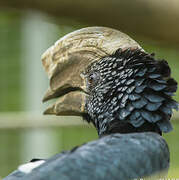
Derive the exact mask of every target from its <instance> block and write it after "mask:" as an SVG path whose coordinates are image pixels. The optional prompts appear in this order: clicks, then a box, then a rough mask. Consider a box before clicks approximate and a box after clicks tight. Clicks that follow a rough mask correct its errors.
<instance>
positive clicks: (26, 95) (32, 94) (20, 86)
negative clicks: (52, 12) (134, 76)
mask: <svg viewBox="0 0 179 180" xmlns="http://www.w3.org/2000/svg"><path fill="white" fill-rule="evenodd" d="M67 21H68V25H66V23H65V22H66V20H65V19H63V20H62V21H61V22H60V23H58V25H56V24H55V23H54V21H53V20H51V19H50V18H49V17H48V16H46V15H44V14H41V13H39V12H31V11H29V12H23V13H22V12H21V13H19V12H17V11H1V12H0V177H4V176H6V175H8V174H9V173H10V172H12V171H13V170H14V169H16V168H17V167H18V165H19V164H21V163H25V162H26V161H29V160H31V159H32V158H47V157H50V156H52V155H54V154H56V153H58V152H60V151H62V150H67V149H70V148H72V147H74V146H76V145H80V144H82V143H85V142H87V141H90V140H93V139H96V138H97V134H96V131H95V129H94V128H93V127H92V126H91V125H85V122H82V123H81V124H79V126H77V125H75V126H72V125H69V126H62V127H60V126H59V125H57V127H55V125H53V127H51V126H49V127H43V125H42V127H40V126H39V125H38V126H37V127H35V124H36V123H38V122H35V121H34V119H37V121H38V118H39V119H43V117H42V116H41V114H42V112H43V110H44V109H45V107H46V105H43V104H42V103H41V99H42V97H43V94H44V92H45V90H46V89H47V86H48V80H47V78H46V74H45V73H44V71H43V68H42V65H41V62H40V56H41V54H42V53H43V52H44V51H45V50H46V49H47V48H48V47H49V46H51V45H52V44H53V43H54V42H55V41H56V40H57V39H59V38H60V37H61V36H63V35H64V34H66V33H68V32H71V31H73V30H75V29H78V28H81V27H85V26H87V25H88V24H82V23H77V22H76V21H73V20H71V21H70V22H71V25H69V20H67ZM128 34H129V35H131V36H132V38H134V39H135V40H136V41H137V42H139V43H140V45H141V46H142V47H144V49H146V50H147V51H148V52H150V53H152V52H155V53H156V56H157V57H158V58H160V59H162V58H164V59H166V60H167V61H168V63H169V64H170V66H171V68H172V75H173V77H175V79H176V80H177V81H179V51H178V48H177V47H176V48H175V47H170V46H167V44H165V45H163V44H161V43H160V41H155V40H151V39H150V38H148V37H147V36H143V37H141V36H137V35H135V33H131V34H130V33H128ZM176 100H179V92H177V95H176ZM20 112H24V113H23V114H21V113H20ZM18 113H20V115H19V116H18V117H19V119H22V121H23V122H25V123H27V124H28V123H29V121H32V122H33V125H30V126H29V127H27V126H24V127H23V125H22V124H20V123H19V124H18V123H17V122H18V120H19V119H17V118H16V116H15V114H18ZM26 113H28V114H30V118H27V117H26V115H25V114H26ZM7 117H8V118H7ZM28 117H29V116H28ZM34 117H35V118H34ZM51 118H52V117H48V119H51ZM69 118H71V117H69ZM69 118H67V117H66V121H68V119H69ZM29 119H30V120H29ZM58 120H59V121H60V120H61V117H59V118H58ZM172 121H173V126H174V131H173V132H171V133H169V134H166V135H164V137H165V139H166V140H167V142H168V144H169V148H170V152H171V167H170V171H169V177H172V178H177V177H178V178H179V156H178V155H179V141H178V138H179V123H178V122H179V120H177V119H175V120H172Z"/></svg>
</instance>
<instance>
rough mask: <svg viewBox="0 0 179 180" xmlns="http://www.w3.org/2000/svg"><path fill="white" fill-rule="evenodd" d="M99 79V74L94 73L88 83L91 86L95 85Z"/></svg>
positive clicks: (89, 77)
mask: <svg viewBox="0 0 179 180" xmlns="http://www.w3.org/2000/svg"><path fill="white" fill-rule="evenodd" d="M98 79H99V74H98V73H96V72H94V73H91V74H90V75H89V76H88V82H89V83H90V84H94V83H96V82H97V81H98Z"/></svg>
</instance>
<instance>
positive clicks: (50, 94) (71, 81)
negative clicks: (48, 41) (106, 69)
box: [42, 27, 142, 115]
mask: <svg viewBox="0 0 179 180" xmlns="http://www.w3.org/2000/svg"><path fill="white" fill-rule="evenodd" d="M119 48H121V49H126V48H140V49H142V48H141V47H140V46H139V45H138V44H137V43H136V42H135V41H134V40H132V39H131V38H130V37H129V36H127V35H125V34H123V33H121V32H120V31H117V30H114V29H111V28H105V27H89V28H83V29H80V30H77V31H75V32H72V33H70V34H67V35H66V36H64V37H63V38H61V39H60V40H59V41H57V42H56V43H55V44H54V46H52V47H51V48H49V49H48V50H47V51H46V52H45V53H44V54H43V55H42V63H43V66H44V68H45V71H46V72H47V74H48V77H49V79H50V87H49V89H48V91H47V92H46V94H45V96H44V98H43V102H45V101H47V100H50V99H54V98H56V99H57V100H56V102H55V103H54V104H53V105H52V106H50V107H49V108H48V109H47V110H46V111H45V112H44V114H55V115H81V114H83V113H85V101H86V97H87V96H88V94H87V93H86V80H85V77H84V76H82V74H83V73H84V72H85V71H86V69H87V68H88V66H89V65H90V64H91V63H93V62H94V61H98V60H100V59H101V58H102V57H105V56H109V55H111V54H113V53H114V52H115V51H116V50H117V49H119Z"/></svg>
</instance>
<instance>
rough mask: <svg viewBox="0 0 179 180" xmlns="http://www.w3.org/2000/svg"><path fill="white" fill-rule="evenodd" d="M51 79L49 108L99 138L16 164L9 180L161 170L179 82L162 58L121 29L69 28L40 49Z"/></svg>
mask: <svg viewBox="0 0 179 180" xmlns="http://www.w3.org/2000/svg"><path fill="white" fill-rule="evenodd" d="M42 63H43V66H44V68H45V71H46V72H47V74H48V77H49V79H50V87H49V89H48V91H47V93H46V94H45V96H44V99H43V101H47V100H50V99H54V98H56V99H57V100H56V102H55V103H54V104H53V105H51V106H50V107H49V108H48V109H47V110H46V111H45V114H55V115H58V116H61V115H77V116H82V117H83V119H84V120H86V121H87V122H88V123H92V124H93V125H94V126H95V128H96V130H97V132H98V135H99V139H98V140H95V141H92V142H88V143H86V144H83V145H81V146H79V147H75V148H73V149H72V150H71V151H66V152H63V153H60V154H57V155H55V156H53V157H51V158H49V159H47V160H32V162H30V163H27V164H24V165H21V166H19V168H18V170H16V171H14V172H13V173H11V174H10V175H9V176H7V177H6V178H5V180H11V179H13V180H16V179H17V180H19V179H24V180H38V179H39V180H58V179H60V180H71V179H74V180H91V179H93V180H108V179H111V180H128V179H137V178H144V177H149V176H155V177H156V176H158V177H160V176H163V173H166V172H167V170H168V168H169V149H168V145H167V143H166V142H165V140H164V139H163V138H162V133H167V132H170V131H171V130H172V125H171V123H170V118H171V115H172V110H173V109H176V110H177V109H178V103H177V102H176V101H175V100H173V99H172V96H173V95H174V93H175V92H176V89H177V82H176V81H175V80H174V79H173V78H171V77H170V74H171V73H170V68H169V66H168V64H167V62H166V61H165V60H156V58H155V56H154V54H149V53H147V52H146V51H145V50H144V49H142V47H140V45H139V44H138V43H137V42H135V41H134V40H133V39H131V38H130V37H129V36H127V35H126V34H124V33H121V32H120V31H117V30H114V29H111V28H106V27H88V28H83V29H80V30H77V31H75V32H72V33H70V34H67V35H66V36H64V37H63V38H61V39H60V40H59V41H57V42H56V43H55V45H54V46H52V47H51V48H49V49H48V50H47V51H46V52H45V53H44V54H43V55H42Z"/></svg>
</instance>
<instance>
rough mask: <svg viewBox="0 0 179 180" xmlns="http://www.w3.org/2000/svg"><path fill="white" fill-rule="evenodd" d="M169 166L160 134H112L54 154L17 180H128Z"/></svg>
mask: <svg viewBox="0 0 179 180" xmlns="http://www.w3.org/2000/svg"><path fill="white" fill-rule="evenodd" d="M168 166H169V151H168V146H167V144H166V142H165V141H164V139H163V138H162V137H161V136H160V135H157V134H156V133H150V132H148V133H131V134H113V135H108V136H105V137H102V138H100V139H99V140H96V141H92V142H89V143H87V144H85V145H83V146H80V147H78V148H76V149H75V150H73V151H72V152H71V151H69V152H66V153H64V154H62V155H61V154H59V155H56V156H55V157H52V158H51V159H48V160H47V161H46V163H44V164H42V165H41V166H39V167H37V168H36V169H34V170H32V172H31V173H29V174H21V175H23V176H22V177H21V178H20V177H18V178H17V180H58V179H59V180H72V179H74V180H91V179H93V180H104V179H106V180H107V179H113V180H119V179H121V180H123V179H125V180H129V179H133V178H138V177H143V176H149V175H151V174H155V173H157V172H158V171H160V170H161V169H163V170H166V171H167V169H168ZM14 173H16V175H18V174H19V176H20V172H14ZM5 180H16V178H15V177H12V175H10V176H9V177H6V178H5Z"/></svg>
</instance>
